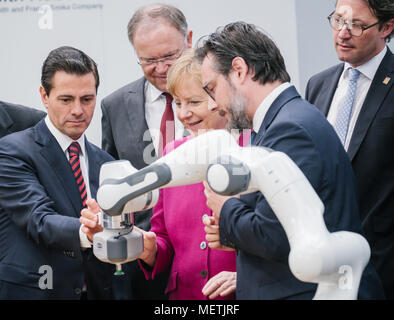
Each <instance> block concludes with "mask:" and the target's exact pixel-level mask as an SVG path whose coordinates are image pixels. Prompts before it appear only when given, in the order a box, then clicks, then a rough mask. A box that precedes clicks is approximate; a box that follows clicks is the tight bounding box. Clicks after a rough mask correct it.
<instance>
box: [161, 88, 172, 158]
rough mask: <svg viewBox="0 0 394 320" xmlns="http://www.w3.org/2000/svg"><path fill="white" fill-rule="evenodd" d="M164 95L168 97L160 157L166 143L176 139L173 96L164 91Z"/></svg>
mask: <svg viewBox="0 0 394 320" xmlns="http://www.w3.org/2000/svg"><path fill="white" fill-rule="evenodd" d="M163 95H164V96H165V97H166V109H165V110H164V113H163V117H162V118H161V124H160V135H161V136H160V139H159V157H161V156H162V154H163V149H164V147H165V146H166V144H167V143H169V142H171V141H173V140H174V139H175V122H174V111H173V110H172V100H173V98H172V96H171V95H170V94H169V93H167V92H164V93H163Z"/></svg>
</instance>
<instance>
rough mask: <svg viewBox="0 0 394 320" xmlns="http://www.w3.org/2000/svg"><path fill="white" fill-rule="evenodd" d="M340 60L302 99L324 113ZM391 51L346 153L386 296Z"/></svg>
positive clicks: (392, 157)
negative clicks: (354, 178) (352, 171)
mask: <svg viewBox="0 0 394 320" xmlns="http://www.w3.org/2000/svg"><path fill="white" fill-rule="evenodd" d="M343 68H344V64H343V63H341V64H338V65H336V66H334V67H331V68H329V69H327V70H325V71H323V72H321V73H319V74H317V75H315V76H313V77H312V78H311V79H310V80H309V82H308V85H307V89H306V96H305V98H306V99H307V100H308V101H309V102H311V103H313V104H314V105H316V106H317V107H318V108H319V109H320V111H321V112H322V113H323V114H324V115H327V114H328V111H329V108H330V105H331V102H332V99H333V97H334V93H335V90H336V88H337V85H338V81H339V78H340V76H341V73H342V71H343ZM393 141H394V55H393V54H392V53H391V51H390V50H388V51H387V53H386V55H385V57H384V59H383V60H382V62H381V64H380V66H379V68H378V70H377V72H376V75H375V77H374V79H373V81H372V84H371V87H370V89H369V91H368V93H367V96H366V98H365V101H364V104H363V106H362V108H361V111H360V114H359V117H358V119H357V122H356V126H355V128H354V132H353V135H352V138H351V141H350V145H349V149H348V152H347V153H348V156H349V158H350V161H351V164H352V167H353V170H354V173H355V176H356V182H357V188H358V199H359V200H358V203H359V208H360V216H361V220H362V227H363V229H364V231H365V234H366V238H367V240H368V242H369V244H370V246H371V250H372V255H371V262H372V264H373V265H374V266H375V268H376V270H377V271H378V274H379V276H380V277H381V279H382V282H383V286H384V288H385V292H386V297H387V298H389V299H394V142H393Z"/></svg>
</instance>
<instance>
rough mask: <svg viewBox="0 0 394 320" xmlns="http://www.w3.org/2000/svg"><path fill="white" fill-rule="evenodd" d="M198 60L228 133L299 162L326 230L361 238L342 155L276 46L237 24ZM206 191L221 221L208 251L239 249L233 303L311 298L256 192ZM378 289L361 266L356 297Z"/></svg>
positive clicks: (211, 40) (311, 287)
mask: <svg viewBox="0 0 394 320" xmlns="http://www.w3.org/2000/svg"><path fill="white" fill-rule="evenodd" d="M197 56H198V57H199V58H200V59H201V61H202V78H203V85H204V88H205V90H206V91H207V93H208V94H209V95H210V96H211V97H212V99H214V100H215V102H216V104H217V105H218V106H219V108H220V109H222V110H224V111H227V112H228V120H229V128H230V129H241V130H242V129H248V128H253V130H254V133H253V135H252V136H253V137H254V138H253V139H252V145H257V146H263V147H267V148H271V149H273V150H276V151H281V152H284V153H286V154H287V155H288V156H289V157H290V158H291V159H292V160H293V161H294V162H295V163H296V164H297V165H298V167H299V168H300V169H301V170H302V172H303V173H304V174H305V176H306V177H307V179H308V180H309V182H310V183H311V185H312V186H313V188H314V189H315V191H316V192H317V194H318V195H319V197H320V199H321V200H322V202H323V203H324V206H325V211H324V221H325V223H326V226H327V228H328V230H329V231H330V232H335V231H338V230H348V231H353V232H358V233H360V232H361V224H360V220H359V215H358V209H357V202H356V197H355V192H354V181H353V178H354V177H353V173H352V170H351V166H350V163H349V160H348V159H347V156H346V153H345V151H344V149H343V147H342V146H341V144H340V141H339V140H338V137H337V136H336V134H335V132H334V130H333V129H332V127H331V126H330V124H329V123H328V122H327V120H326V119H325V118H324V117H323V115H322V114H321V113H320V112H319V111H318V110H316V109H315V107H314V106H313V105H311V104H309V103H308V102H306V101H305V100H302V99H301V97H300V96H299V94H298V93H297V91H296V89H295V88H294V86H292V85H290V83H289V81H290V77H289V75H288V73H287V71H286V68H285V64H284V60H283V58H282V56H281V54H280V51H279V49H278V48H277V47H276V45H275V44H274V42H273V41H272V40H271V39H270V38H268V37H267V36H266V35H265V34H264V33H263V32H262V31H259V30H258V29H257V28H256V27H255V26H254V25H251V24H246V23H244V22H236V23H232V24H229V25H227V26H225V27H224V28H220V29H218V30H217V31H216V32H215V33H213V34H211V35H210V36H209V37H208V38H207V39H206V40H205V41H204V43H203V44H202V46H201V47H200V48H199V49H198V51H197ZM205 193H206V196H207V203H208V206H209V207H210V208H211V209H212V211H213V212H214V215H215V217H216V218H217V220H218V221H219V237H217V238H212V236H215V233H213V234H210V233H211V232H208V234H207V240H208V241H210V246H212V247H220V245H225V246H228V247H233V248H236V249H237V251H238V253H237V289H236V296H237V299H310V298H312V297H313V295H314V293H315V290H316V285H315V284H312V283H305V282H301V281H299V280H298V279H296V278H295V277H294V275H293V274H292V273H291V271H290V268H289V265H288V255H289V251H290V248H289V242H288V240H287V237H286V234H285V232H284V229H283V227H282V226H281V224H280V223H279V221H278V219H277V217H276V216H275V214H274V212H273V211H272V209H271V208H270V206H269V205H268V203H267V201H266V200H265V198H264V197H263V195H262V194H261V193H259V192H257V193H254V194H251V195H245V196H241V198H240V199H238V198H228V197H222V196H219V195H216V194H215V193H213V191H211V190H210V189H209V187H207V188H206V191H205ZM289 218H290V217H289ZM207 231H209V227H207ZM300 232H302V231H301V230H300ZM216 236H218V234H216ZM215 239H216V240H215ZM381 291H382V290H381V287H380V282H379V279H378V278H377V275H376V273H374V270H373V269H371V267H370V266H369V267H367V268H366V270H365V272H364V280H363V281H362V284H361V289H360V295H361V296H362V297H364V298H373V297H381V295H380V294H381Z"/></svg>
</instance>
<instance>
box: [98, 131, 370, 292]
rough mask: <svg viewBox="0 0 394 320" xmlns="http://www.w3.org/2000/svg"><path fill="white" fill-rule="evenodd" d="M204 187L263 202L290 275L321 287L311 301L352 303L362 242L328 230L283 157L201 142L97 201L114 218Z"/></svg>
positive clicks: (227, 140) (217, 137)
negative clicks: (171, 193)
mask: <svg viewBox="0 0 394 320" xmlns="http://www.w3.org/2000/svg"><path fill="white" fill-rule="evenodd" d="M115 164H116V162H114V163H112V164H111V163H109V164H108V166H111V167H115ZM107 169H109V167H108V168H107ZM203 180H207V181H208V183H209V185H210V187H211V188H212V189H213V190H214V191H215V192H217V193H219V194H223V195H235V194H239V193H250V192H255V191H260V192H261V193H262V194H263V195H264V197H265V198H266V200H267V202H268V204H269V205H270V207H271V208H272V210H273V211H274V213H275V214H276V216H277V218H278V220H279V222H280V223H281V224H282V226H283V228H284V230H285V233H286V235H287V237H288V240H289V243H290V254H289V266H290V269H291V271H292V273H293V274H294V276H295V277H297V278H298V279H299V280H301V281H305V282H312V283H317V284H318V288H317V291H316V294H315V297H314V299H356V298H357V293H358V288H359V283H360V279H361V275H362V272H363V270H364V268H365V266H366V264H367V263H368V261H369V257H370V248H369V245H368V243H367V241H366V240H365V239H364V238H363V237H362V236H361V235H359V234H356V233H352V232H346V231H341V232H335V233H330V232H329V231H328V230H327V228H326V226H325V223H324V219H323V212H324V205H323V203H322V202H321V200H320V198H319V197H318V195H317V194H316V192H315V191H314V189H313V188H312V186H311V185H310V183H309V181H308V180H307V179H306V177H305V176H304V174H303V173H302V171H301V170H300V169H299V168H298V167H297V166H296V165H295V164H294V162H293V161H292V160H291V159H290V158H289V157H288V156H287V155H286V154H284V153H282V152H275V151H273V150H269V149H265V148H261V147H246V148H241V147H239V146H238V144H237V143H236V141H235V139H234V138H233V137H232V136H231V135H230V134H229V133H228V132H226V131H224V130H216V131H211V132H208V133H205V134H202V135H199V136H197V137H195V138H193V139H192V140H190V141H188V142H186V143H184V144H182V145H181V146H179V147H178V148H177V149H175V150H174V151H172V152H170V153H169V154H167V155H166V156H164V157H163V158H161V159H159V160H158V161H156V162H155V163H153V164H152V165H150V166H148V167H146V168H144V169H142V170H140V171H138V172H135V173H133V174H131V175H128V176H126V177H124V178H120V179H113V178H110V179H104V180H103V181H102V183H101V186H100V188H99V191H98V194H97V200H98V203H99V205H100V207H101V208H102V209H103V211H104V212H106V213H107V214H109V215H111V216H117V215H121V214H122V213H124V212H126V211H127V210H130V209H134V210H133V211H139V210H142V209H144V208H146V207H147V206H153V205H154V204H155V203H156V201H157V197H153V196H152V197H147V196H146V194H147V193H149V192H151V191H152V190H156V191H157V189H159V188H165V187H171V186H179V185H186V184H193V183H197V182H201V181H203ZM147 202H149V204H148V203H147ZM125 208H127V210H126V209H125ZM125 210H126V211H125ZM95 236H96V235H95Z"/></svg>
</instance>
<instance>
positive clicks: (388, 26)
mask: <svg viewBox="0 0 394 320" xmlns="http://www.w3.org/2000/svg"><path fill="white" fill-rule="evenodd" d="M393 29H394V19H390V20H389V21H387V22H386V23H385V24H384V25H383V27H382V30H381V33H382V34H381V37H382V38H383V39H385V38H386V37H388V36H389V35H390V33H391V32H393Z"/></svg>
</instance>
